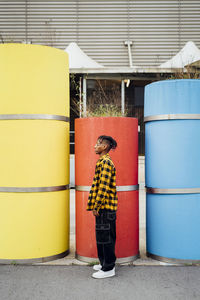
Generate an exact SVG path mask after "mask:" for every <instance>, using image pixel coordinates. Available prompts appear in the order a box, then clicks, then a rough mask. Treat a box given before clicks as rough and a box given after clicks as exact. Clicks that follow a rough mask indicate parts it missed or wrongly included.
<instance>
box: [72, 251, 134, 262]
mask: <svg viewBox="0 0 200 300" xmlns="http://www.w3.org/2000/svg"><path fill="white" fill-rule="evenodd" d="M75 257H76V258H77V259H78V260H80V261H83V262H86V263H92V262H93V263H95V262H97V261H98V260H99V259H98V258H95V257H94V258H92V257H86V256H82V255H79V254H77V253H75ZM139 257H140V254H137V255H134V256H128V257H121V258H117V260H116V263H117V264H124V263H129V262H132V261H134V260H136V259H138V258H139Z"/></svg>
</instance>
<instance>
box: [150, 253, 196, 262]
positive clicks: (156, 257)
mask: <svg viewBox="0 0 200 300" xmlns="http://www.w3.org/2000/svg"><path fill="white" fill-rule="evenodd" d="M147 256H148V257H151V258H153V259H155V260H158V261H161V262H165V263H169V264H170V263H172V264H186V263H188V264H199V263H200V260H193V259H177V258H168V257H163V256H159V255H155V254H152V253H149V252H147Z"/></svg>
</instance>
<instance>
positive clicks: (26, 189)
mask: <svg viewBox="0 0 200 300" xmlns="http://www.w3.org/2000/svg"><path fill="white" fill-rule="evenodd" d="M64 190H69V184H67V185H58V186H47V187H0V192H2V193H42V192H58V191H64Z"/></svg>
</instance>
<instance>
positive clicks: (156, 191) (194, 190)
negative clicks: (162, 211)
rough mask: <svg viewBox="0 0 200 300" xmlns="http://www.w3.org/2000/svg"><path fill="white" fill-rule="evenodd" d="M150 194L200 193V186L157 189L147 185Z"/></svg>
mask: <svg viewBox="0 0 200 300" xmlns="http://www.w3.org/2000/svg"><path fill="white" fill-rule="evenodd" d="M146 192H147V193H148V194H199V193H200V188H182V189H157V188H150V187H146Z"/></svg>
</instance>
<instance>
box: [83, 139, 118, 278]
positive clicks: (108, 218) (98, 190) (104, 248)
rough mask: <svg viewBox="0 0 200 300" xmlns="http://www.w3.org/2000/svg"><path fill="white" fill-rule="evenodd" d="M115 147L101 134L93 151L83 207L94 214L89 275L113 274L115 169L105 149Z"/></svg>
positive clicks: (115, 204)
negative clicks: (94, 159)
mask: <svg viewBox="0 0 200 300" xmlns="http://www.w3.org/2000/svg"><path fill="white" fill-rule="evenodd" d="M116 147H117V142H116V141H115V140H114V139H113V138H112V137H110V136H105V135H102V136H100V137H99V138H98V140H97V143H96V145H95V147H94V148H95V152H96V154H98V155H99V156H100V158H99V160H98V161H97V164H96V168H95V176H94V179H93V183H92V187H91V190H90V194H89V198H88V205H87V210H92V211H93V215H94V216H95V218H96V243H97V252H98V257H99V261H100V264H99V265H95V266H94V267H93V269H94V270H95V271H97V272H95V273H93V274H92V277H93V278H98V279H100V278H107V277H112V276H115V261H116V256H115V242H116V211H117V200H118V199H117V192H116V170H115V166H114V164H113V162H112V160H111V158H110V156H109V154H108V153H109V151H110V150H111V149H115V148H116Z"/></svg>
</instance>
